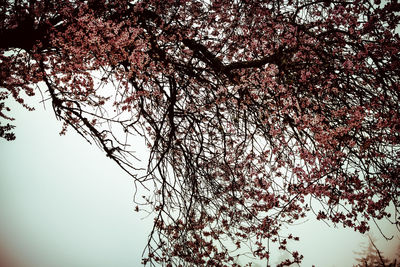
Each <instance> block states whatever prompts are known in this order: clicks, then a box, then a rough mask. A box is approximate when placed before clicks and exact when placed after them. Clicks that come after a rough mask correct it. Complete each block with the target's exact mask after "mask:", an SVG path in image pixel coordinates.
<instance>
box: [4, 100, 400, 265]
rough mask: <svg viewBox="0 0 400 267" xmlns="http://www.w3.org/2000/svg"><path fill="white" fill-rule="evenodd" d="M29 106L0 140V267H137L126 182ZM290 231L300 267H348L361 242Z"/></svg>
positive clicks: (319, 228)
mask: <svg viewBox="0 0 400 267" xmlns="http://www.w3.org/2000/svg"><path fill="white" fill-rule="evenodd" d="M35 106H36V109H37V110H36V111H34V112H28V111H25V110H23V109H21V108H17V110H14V112H13V115H14V116H15V117H16V119H17V121H16V122H15V123H14V124H15V125H17V129H16V135H17V140H16V141H14V142H6V141H4V140H0V259H2V260H0V266H1V267H3V265H4V262H5V261H6V260H7V261H8V267H39V266H40V267H92V266H93V267H110V266H113V267H128V266H129V267H135V266H140V261H141V254H142V251H143V248H144V246H145V243H146V241H147V235H148V233H149V232H150V228H151V226H152V218H151V217H148V218H147V219H143V218H144V217H145V214H142V213H136V212H135V211H134V208H135V206H136V205H135V204H134V203H133V200H132V199H133V193H134V185H133V181H132V178H131V177H129V176H127V175H126V174H125V173H123V172H122V171H121V170H120V169H119V168H118V167H117V166H116V165H115V164H114V163H113V162H111V161H110V160H109V159H107V158H106V157H105V156H104V155H103V153H102V152H101V151H99V149H98V148H97V147H96V146H90V145H89V144H88V143H87V142H86V141H85V140H83V139H82V138H81V137H80V136H78V135H77V134H76V133H75V132H73V130H71V129H70V131H69V132H68V133H67V135H66V136H59V132H60V130H61V123H60V122H59V121H57V120H56V119H55V116H54V115H53V113H52V110H51V107H50V106H49V105H48V106H47V110H44V109H43V106H41V105H35ZM139 156H140V154H139ZM291 230H292V231H293V232H294V233H295V234H297V235H299V236H300V239H301V242H300V243H299V244H301V245H299V244H296V246H297V249H299V250H300V251H301V252H303V254H304V255H305V260H304V263H303V264H302V266H311V265H312V264H315V265H316V266H352V264H353V262H354V261H353V259H354V258H355V255H354V251H357V250H360V249H361V248H360V245H361V244H362V243H363V242H364V243H365V244H366V243H367V239H366V237H365V236H362V235H360V234H357V233H355V232H354V231H352V230H350V229H344V230H343V229H333V228H329V227H328V226H326V225H325V224H324V223H322V222H315V221H313V220H310V221H309V222H306V223H304V224H301V225H298V226H294V227H293V228H292V229H291ZM385 231H386V233H387V234H388V235H392V234H394V235H395V237H394V239H393V241H392V242H390V243H386V242H383V241H379V242H378V246H379V247H380V248H381V249H382V250H384V251H385V253H386V254H385V255H388V256H391V255H394V253H395V249H396V248H397V245H398V244H399V234H398V233H397V232H396V231H395V230H394V229H390V228H389V227H387V228H386V230H385ZM373 235H374V236H375V237H376V238H378V239H379V238H380V236H379V233H374V234H373ZM289 247H290V246H289ZM293 247H294V246H293ZM277 256H278V257H279V255H278V254H277ZM2 264H3V265H2Z"/></svg>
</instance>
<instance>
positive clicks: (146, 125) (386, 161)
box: [0, 0, 400, 266]
mask: <svg viewBox="0 0 400 267" xmlns="http://www.w3.org/2000/svg"><path fill="white" fill-rule="evenodd" d="M399 11H400V5H399V4H398V3H397V1H392V2H385V3H380V1H375V2H374V3H373V2H372V1H367V0H355V1H324V0H321V1H315V0H303V1H296V0H266V1H252V0H236V1H226V0H212V1H200V0H196V1H188V0H169V1H156V0H142V1H122V0H116V1H106V0H101V1H100V0H99V1H82V0H69V1H54V0H45V1H35V0H33V1H23V0H19V1H5V0H2V1H1V4H0V17H1V19H0V40H2V41H1V42H0V50H1V53H0V62H1V81H0V82H1V83H0V87H1V88H2V92H1V93H0V100H1V101H4V99H5V98H7V97H10V96H11V97H12V98H13V99H15V100H16V101H18V102H19V103H21V104H22V105H24V106H25V107H26V108H28V109H30V107H29V106H27V105H26V104H25V101H24V99H26V96H25V95H28V96H30V95H32V94H34V93H35V92H37V91H38V88H37V86H39V85H43V86H45V87H46V92H45V93H46V94H47V97H48V101H51V103H52V105H53V108H54V111H55V114H56V115H57V117H58V118H59V119H61V120H63V121H64V123H65V127H64V129H63V133H64V132H65V130H66V129H67V127H68V126H70V127H72V128H74V129H75V130H76V131H78V132H79V133H80V134H81V135H82V136H83V137H84V138H86V139H87V140H88V141H94V142H95V143H96V144H97V145H98V146H99V147H100V148H101V149H103V150H104V151H105V153H106V155H107V156H108V157H110V158H111V159H112V160H114V161H115V162H116V163H117V164H118V165H119V166H120V167H121V168H123V169H124V170H125V171H126V172H127V173H129V174H130V175H132V177H134V178H135V181H136V182H137V183H138V184H139V183H141V184H143V185H144V186H147V183H149V182H150V183H153V184H154V185H153V187H154V188H155V194H154V196H152V197H151V198H146V199H144V201H145V203H142V204H141V205H150V206H151V207H152V209H153V210H154V212H155V214H156V217H155V222H154V228H153V231H152V232H151V233H150V237H149V241H148V244H147V247H146V250H147V253H146V255H147V256H146V258H145V259H144V263H148V264H155V263H157V262H158V263H162V264H165V265H174V266H175V265H196V266H200V265H207V266H226V265H231V264H233V262H234V258H235V257H236V256H237V255H238V254H240V253H243V251H242V250H241V249H239V248H240V247H242V246H249V247H250V251H251V253H252V255H253V256H255V257H258V258H260V259H265V261H266V262H267V263H268V262H269V260H268V259H269V257H270V247H272V246H273V245H274V244H276V246H277V247H279V249H282V250H286V244H287V242H288V240H289V239H290V240H292V239H293V240H298V238H297V237H295V236H293V235H292V234H290V235H288V236H283V235H282V234H281V231H280V230H281V229H282V227H285V226H287V225H290V224H292V223H294V222H298V221H301V220H302V218H304V217H305V216H306V215H307V216H308V214H310V213H311V214H312V213H313V214H315V216H316V217H317V218H318V219H320V220H325V221H327V222H329V221H330V222H332V223H334V224H342V225H344V226H345V227H351V228H354V229H355V230H356V231H359V232H361V233H364V232H365V231H367V230H368V229H369V226H368V225H369V222H370V221H372V220H373V221H377V220H381V219H383V218H386V219H388V220H391V221H392V222H393V223H394V224H396V225H397V226H399V215H398V211H399V183H400V180H399V179H398V174H399V173H400V160H399V159H400V106H399V105H400V104H399V103H400V101H399V94H400V85H399V76H400V73H399V70H400V61H399V49H400V38H399V35H398V34H397V33H396V32H395V30H396V28H398V25H399V19H400V17H399ZM3 106H4V105H3V104H2V106H1V107H2V108H3ZM4 107H5V106H4ZM1 114H3V113H1ZM2 117H3V118H6V119H7V118H8V117H7V116H3V115H2ZM6 130H7V131H8V130H11V129H9V128H6ZM1 136H3V134H1ZM133 136H140V137H142V138H143V140H144V142H146V144H147V146H148V148H149V151H150V156H149V159H148V165H147V168H146V170H145V174H143V175H142V170H141V169H140V168H139V166H140V164H139V162H138V159H137V158H136V156H135V154H134V153H133V151H132V148H131V147H130V145H132V144H131V140H132V137H133ZM138 201H139V200H138ZM389 205H393V206H394V207H395V214H390V213H389V212H388V209H387V208H388V206H389ZM138 208H139V207H138ZM140 208H141V209H142V208H144V206H140ZM393 217H394V218H393ZM231 244H233V246H232V245H231ZM236 248H237V249H236ZM290 253H291V256H292V259H291V260H290V261H289V260H288V261H287V262H284V263H282V264H290V262H300V261H301V259H302V256H301V254H300V253H299V252H297V251H290Z"/></svg>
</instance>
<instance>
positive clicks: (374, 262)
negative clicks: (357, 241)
mask: <svg viewBox="0 0 400 267" xmlns="http://www.w3.org/2000/svg"><path fill="white" fill-rule="evenodd" d="M368 237H369V242H368V248H364V249H363V251H362V252H356V254H358V255H360V256H361V258H356V260H357V262H358V264H357V265H354V266H359V267H372V266H383V267H385V266H387V267H396V266H398V264H397V260H396V259H393V260H392V261H391V260H390V259H388V258H386V257H384V256H383V254H382V251H380V250H379V249H378V248H377V247H376V245H375V241H376V240H375V239H374V238H371V237H370V236H368Z"/></svg>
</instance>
